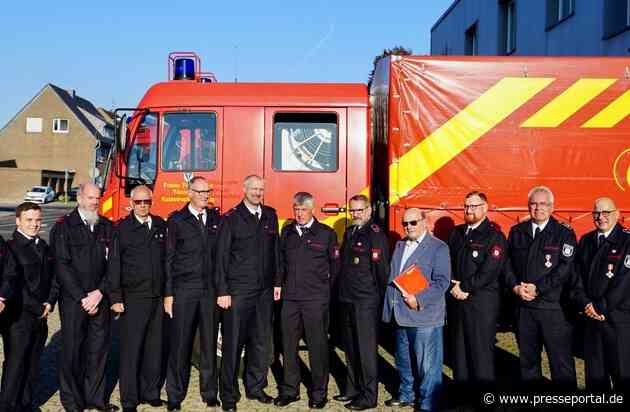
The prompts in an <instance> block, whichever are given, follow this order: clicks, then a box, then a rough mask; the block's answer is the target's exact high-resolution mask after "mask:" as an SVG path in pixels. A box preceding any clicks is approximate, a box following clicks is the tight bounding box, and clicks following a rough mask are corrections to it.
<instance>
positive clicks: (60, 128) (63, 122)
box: [52, 119, 70, 133]
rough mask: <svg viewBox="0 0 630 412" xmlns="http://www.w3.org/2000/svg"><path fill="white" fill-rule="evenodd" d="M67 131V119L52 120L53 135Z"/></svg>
mask: <svg viewBox="0 0 630 412" xmlns="http://www.w3.org/2000/svg"><path fill="white" fill-rule="evenodd" d="M69 129H70V127H69V125H68V120H67V119H53V130H52V131H53V133H68V131H69Z"/></svg>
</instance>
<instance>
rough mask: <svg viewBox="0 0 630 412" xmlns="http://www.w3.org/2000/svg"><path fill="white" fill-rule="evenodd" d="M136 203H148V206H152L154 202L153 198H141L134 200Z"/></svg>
mask: <svg viewBox="0 0 630 412" xmlns="http://www.w3.org/2000/svg"><path fill="white" fill-rule="evenodd" d="M133 204H134V205H147V206H151V205H152V204H153V200H151V199H139V200H134V201H133Z"/></svg>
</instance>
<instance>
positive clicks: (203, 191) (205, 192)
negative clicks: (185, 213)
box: [190, 189, 212, 195]
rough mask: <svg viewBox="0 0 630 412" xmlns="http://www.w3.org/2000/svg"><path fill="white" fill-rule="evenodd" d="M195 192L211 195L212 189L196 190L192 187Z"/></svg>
mask: <svg viewBox="0 0 630 412" xmlns="http://www.w3.org/2000/svg"><path fill="white" fill-rule="evenodd" d="M190 190H192V191H193V192H195V193H197V194H198V195H209V194H210V193H211V192H212V190H195V189H190Z"/></svg>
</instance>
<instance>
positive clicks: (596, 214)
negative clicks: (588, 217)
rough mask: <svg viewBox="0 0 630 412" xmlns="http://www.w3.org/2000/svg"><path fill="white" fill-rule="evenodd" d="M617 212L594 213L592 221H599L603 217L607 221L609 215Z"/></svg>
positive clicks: (603, 211)
mask: <svg viewBox="0 0 630 412" xmlns="http://www.w3.org/2000/svg"><path fill="white" fill-rule="evenodd" d="M616 211H617V210H602V211H601V212H600V211H594V212H593V213H592V214H593V218H594V219H599V217H600V216H603V217H605V218H606V219H608V218H609V217H610V215H612V214H613V213H615V212H616Z"/></svg>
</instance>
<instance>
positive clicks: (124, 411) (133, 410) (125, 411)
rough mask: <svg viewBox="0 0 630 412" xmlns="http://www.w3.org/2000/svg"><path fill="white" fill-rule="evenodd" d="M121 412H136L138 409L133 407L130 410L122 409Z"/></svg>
mask: <svg viewBox="0 0 630 412" xmlns="http://www.w3.org/2000/svg"><path fill="white" fill-rule="evenodd" d="M123 412H138V408H136V407H135V406H134V407H132V408H123Z"/></svg>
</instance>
